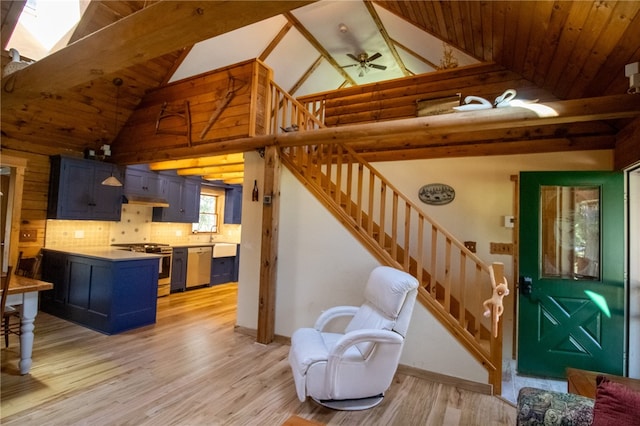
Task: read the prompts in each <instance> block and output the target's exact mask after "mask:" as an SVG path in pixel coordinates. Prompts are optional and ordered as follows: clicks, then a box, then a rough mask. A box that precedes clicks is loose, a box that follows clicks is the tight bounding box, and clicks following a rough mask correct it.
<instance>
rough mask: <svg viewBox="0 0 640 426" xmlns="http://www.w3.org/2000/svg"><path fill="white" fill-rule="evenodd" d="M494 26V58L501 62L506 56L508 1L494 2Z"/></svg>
mask: <svg viewBox="0 0 640 426" xmlns="http://www.w3.org/2000/svg"><path fill="white" fill-rule="evenodd" d="M492 3H493V14H492V21H491V23H492V27H493V43H492V48H493V60H494V61H496V63H500V62H501V61H502V60H503V57H504V49H505V46H504V43H505V36H504V34H505V29H504V27H505V19H506V16H505V15H506V13H507V12H506V8H507V2H492Z"/></svg>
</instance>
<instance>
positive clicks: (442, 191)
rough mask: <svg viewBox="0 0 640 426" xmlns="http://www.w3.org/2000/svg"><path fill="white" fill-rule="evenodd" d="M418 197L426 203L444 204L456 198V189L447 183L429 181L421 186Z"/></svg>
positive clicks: (433, 204)
mask: <svg viewBox="0 0 640 426" xmlns="http://www.w3.org/2000/svg"><path fill="white" fill-rule="evenodd" d="M418 197H420V201H422V202H423V203H425V204H430V205H432V206H442V205H444V204H449V203H450V202H452V201H453V199H454V198H456V191H455V190H454V189H453V188H452V187H451V186H449V185H447V184H445V183H429V184H426V185H423V186H422V187H421V188H420V190H419V191H418Z"/></svg>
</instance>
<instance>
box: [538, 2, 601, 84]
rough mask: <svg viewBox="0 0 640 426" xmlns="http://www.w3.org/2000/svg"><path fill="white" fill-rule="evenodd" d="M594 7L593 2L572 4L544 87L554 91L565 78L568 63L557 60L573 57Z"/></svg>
mask: <svg viewBox="0 0 640 426" xmlns="http://www.w3.org/2000/svg"><path fill="white" fill-rule="evenodd" d="M593 7H594V4H593V3H592V2H586V1H585V2H582V1H578V2H572V3H571V9H570V11H569V16H568V17H567V20H566V22H565V24H564V30H563V31H562V36H561V37H560V42H559V44H558V48H557V49H556V51H555V55H554V59H552V61H551V64H550V66H549V68H548V71H547V73H546V76H545V81H544V83H543V85H542V86H543V87H545V88H547V89H553V88H554V87H555V86H556V84H558V81H559V80H560V79H561V78H563V73H564V71H565V65H566V64H567V61H566V60H564V59H563V60H556V58H568V57H570V56H571V53H572V52H573V51H574V49H575V48H576V44H577V43H578V39H579V38H580V29H581V28H582V27H583V25H584V24H585V21H586V20H587V18H588V17H589V13H590V12H591V9H592V8H593Z"/></svg>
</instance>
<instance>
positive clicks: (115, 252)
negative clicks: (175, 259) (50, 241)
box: [43, 247, 162, 262]
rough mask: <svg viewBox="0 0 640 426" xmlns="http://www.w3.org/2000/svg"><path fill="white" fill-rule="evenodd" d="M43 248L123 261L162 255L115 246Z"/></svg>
mask: <svg viewBox="0 0 640 426" xmlns="http://www.w3.org/2000/svg"><path fill="white" fill-rule="evenodd" d="M43 250H50V251H58V252H61V253H67V254H75V255H78V256H85V257H93V258H96V259H103V260H110V261H116V262H117V261H122V260H136V259H149V258H160V257H162V256H161V255H160V254H158V253H140V252H135V251H129V250H120V249H117V248H114V247H55V248H52V247H45V248H44V249H43Z"/></svg>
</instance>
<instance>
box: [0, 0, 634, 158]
mask: <svg viewBox="0 0 640 426" xmlns="http://www.w3.org/2000/svg"><path fill="white" fill-rule="evenodd" d="M364 1H365V5H366V6H367V10H368V11H369V13H370V14H371V15H372V19H374V21H375V23H376V26H377V28H378V31H379V32H380V34H382V35H383V36H384V40H385V41H386V42H387V44H388V47H389V49H390V51H391V52H392V56H393V58H394V60H395V62H396V65H397V67H399V68H400V69H401V70H403V72H404V73H405V74H411V73H412V71H411V70H410V69H408V68H407V66H406V64H405V63H404V61H403V59H402V58H403V57H405V58H406V57H407V56H406V54H407V53H408V54H411V55H413V56H414V57H417V58H418V59H420V60H421V61H423V62H425V63H427V62H430V61H429V60H428V59H427V58H425V57H424V55H420V54H418V53H416V52H415V51H414V50H411V49H410V48H409V47H407V46H406V45H405V44H404V43H402V42H400V41H399V38H400V35H399V34H395V33H392V32H390V31H388V30H387V28H385V27H384V24H383V23H382V22H381V20H380V19H379V18H378V19H376V15H377V14H376V13H375V9H373V7H372V4H373V5H375V6H376V7H381V8H383V9H384V10H386V11H387V12H390V13H392V14H394V15H397V17H400V18H401V19H403V20H405V21H406V22H408V23H410V24H411V25H413V26H415V27H417V28H418V29H420V30H422V31H424V32H425V34H429V35H432V36H435V37H437V38H438V39H440V40H443V41H445V42H446V43H448V44H449V45H451V46H453V47H454V48H456V49H459V50H460V51H463V52H465V53H466V54H467V55H469V56H470V57H472V58H475V59H477V60H478V61H480V62H482V61H487V62H490V61H494V62H496V63H497V64H500V65H502V66H504V67H505V68H507V69H509V70H511V71H513V72H515V73H518V74H520V75H522V76H523V77H524V78H526V79H528V80H530V81H532V82H533V83H535V84H536V85H538V86H539V87H541V88H543V89H546V90H548V91H549V92H551V93H552V94H553V95H554V96H555V97H557V98H558V99H579V98H585V97H600V96H607V95H615V94H623V93H625V92H626V91H627V88H628V84H629V83H628V79H627V78H626V77H625V75H624V66H625V65H626V64H628V63H631V62H637V61H640V43H638V41H639V40H640V2H637V1H624V0H623V1H451V2H448V1H410V0H402V1H385V0H375V1H371V2H369V1H368V0H364ZM1 3H2V42H3V47H5V46H6V40H7V39H8V34H10V33H11V32H12V31H13V28H14V27H15V25H16V19H17V13H16V10H18V9H21V8H22V7H23V6H24V3H25V2H24V1H13V2H11V1H2V2H1ZM154 3H156V2H153V1H92V2H91V3H90V4H89V6H88V9H87V11H86V12H85V14H84V15H83V18H82V20H81V22H80V23H79V25H78V26H77V28H76V29H75V32H74V34H73V35H72V37H71V42H78V43H86V42H87V41H88V40H91V39H92V38H94V39H100V37H101V33H102V34H104V32H99V30H101V29H103V28H105V27H108V26H109V25H112V24H114V23H116V22H118V21H119V20H121V19H122V18H125V17H127V16H130V15H134V14H136V13H138V12H140V11H143V9H145V8H150V7H151V5H152V4H154ZM176 3H184V2H176ZM268 3H269V4H271V3H274V4H275V3H277V2H268ZM284 3H287V2H284ZM322 3H326V4H327V5H328V6H329V7H331V0H323V2H322ZM260 4H261V7H263V6H264V5H265V4H267V2H260ZM299 5H300V2H298V3H290V5H289V6H288V7H285V8H284V9H293V8H294V7H297V6H299ZM245 7H246V6H245ZM301 10H302V9H301ZM147 12H148V11H147ZM296 13H298V12H297V11H296V10H291V12H290V13H286V14H285V17H286V18H287V22H288V24H287V25H286V27H285V28H283V30H282V31H281V32H280V33H279V35H278V36H276V37H274V39H273V40H272V43H270V45H269V47H268V48H267V49H266V50H265V51H264V52H263V54H264V55H267V54H268V53H269V52H272V51H273V50H274V49H276V47H277V45H278V43H280V42H281V40H282V34H284V33H285V32H287V31H293V30H296V31H298V32H300V33H301V34H303V36H304V35H305V34H304V33H305V28H304V26H303V24H301V23H300V21H299V20H297V19H296ZM246 15H249V16H247V17H246V20H247V21H246V24H249V23H251V22H254V21H255V19H257V18H253V17H252V16H251V15H253V12H251V11H249V9H247V13H246ZM148 16H153V15H152V14H149V15H148ZM131 17H133V16H131ZM240 19H244V17H241V18H240ZM252 19H253V21H252ZM123 22H124V21H123ZM144 25H145V27H146V28H148V30H149V31H151V30H153V29H155V28H156V23H154V22H145V23H144ZM115 27H116V26H115V25H114V26H112V27H111V28H110V30H113V31H114V34H119V35H120V38H119V39H118V44H117V45H118V46H123V47H122V48H123V49H124V48H127V49H129V48H135V47H137V44H136V43H138V40H137V39H136V38H133V37H132V36H131V35H129V34H127V33H125V32H121V33H118V32H117V31H116V30H115ZM291 27H293V28H294V29H291ZM191 37H192V40H191V43H190V44H188V45H187V46H186V47H183V48H177V49H176V48H171V49H169V50H168V51H167V50H164V51H162V49H161V48H157V49H155V50H154V51H155V52H157V53H159V54H156V55H153V57H148V58H146V57H142V58H140V57H136V58H134V59H132V60H131V61H130V63H128V64H127V65H126V66H124V67H121V68H118V69H114V70H110V72H106V73H100V72H95V73H94V74H93V75H91V76H90V77H85V78H84V79H83V80H82V81H80V83H79V84H75V85H71V87H66V86H68V85H66V84H60V85H59V87H60V89H59V90H58V89H57V88H56V87H54V88H53V89H52V88H51V87H46V85H45V83H46V82H39V81H36V82H34V83H33V84H34V85H35V86H36V87H35V89H38V87H37V85H38V84H43V85H44V86H43V87H45V88H46V90H45V89H42V90H39V91H37V90H36V93H35V95H34V94H33V93H30V94H28V95H25V96H21V95H19V94H16V93H11V92H12V90H13V88H14V87H18V89H19V82H20V81H19V80H14V79H12V78H11V77H10V78H3V81H2V87H3V103H2V115H1V117H0V119H1V127H2V146H3V147H4V148H8V149H11V150H16V151H27V152H33V153H42V154H47V155H52V154H59V153H65V152H76V153H77V152H82V151H83V150H84V149H85V148H92V149H95V148H98V147H100V146H101V145H102V144H104V143H107V144H108V143H110V142H111V141H112V140H113V139H114V138H115V136H116V135H117V133H118V131H119V129H120V127H121V126H122V125H123V123H124V122H126V120H127V118H128V117H129V115H130V114H131V112H132V111H133V110H134V109H135V108H136V106H137V105H138V103H139V102H140V101H141V99H142V97H143V96H144V94H145V93H146V92H147V91H148V90H150V89H153V88H156V87H159V86H161V85H163V84H165V83H166V82H167V81H169V79H170V78H171V76H172V75H173V73H174V72H175V70H176V69H177V68H178V67H179V66H180V64H181V63H182V61H183V60H184V59H185V57H186V56H187V54H188V53H189V50H190V49H191V46H192V45H193V43H196V42H198V41H201V40H200V38H199V36H198V35H197V34H196V35H192V36H191ZM83 38H84V39H83ZM307 39H309V40H310V41H313V42H312V45H313V46H314V49H315V50H316V51H315V52H314V56H315V57H318V56H319V57H321V58H324V60H325V61H327V62H328V63H330V64H331V65H332V66H333V68H334V69H336V72H338V73H339V74H340V75H341V76H342V77H341V81H340V82H339V83H338V84H336V87H335V88H338V87H340V86H342V85H344V84H346V85H349V84H351V85H352V84H358V82H357V81H354V80H353V79H349V78H348V76H345V75H344V74H343V73H341V72H340V71H342V70H341V69H340V65H339V63H341V62H343V56H344V53H342V54H341V55H342V57H338V56H337V54H334V53H332V49H331V48H330V47H329V46H324V45H323V44H322V42H321V40H319V38H318V37H317V36H316V37H314V35H313V34H311V33H310V32H309V34H307ZM78 43H76V44H78ZM72 47H73V45H71V47H69V48H66V49H62V50H61V51H59V52H57V53H55V54H54V55H51V56H55V55H57V57H59V58H63V59H65V60H67V61H73V62H72V63H74V64H75V63H77V64H78V67H80V68H81V67H83V66H85V67H87V66H90V62H89V59H90V58H91V55H92V54H94V55H95V52H80V53H75V55H76V57H74V56H70V55H69V54H68V53H67V52H71V50H72ZM394 51H395V52H396V54H393V52H394ZM398 52H404V56H403V55H400V54H398ZM88 58H89V59H88ZM291 60H293V58H292V59H291ZM7 61H8V54H7V52H6V51H3V56H2V65H3V67H4V66H5V65H6V63H7ZM76 61H77V62H76ZM44 62H46V61H43V63H44ZM431 62H432V61H431ZM51 63H54V64H55V63H56V62H55V61H52V62H51ZM39 65H43V64H38V63H36V64H34V65H33V67H34V69H35V68H36V67H37V66H39ZM316 68H317V65H316V66H315V67H310V68H309V69H307V70H305V72H304V73H303V74H302V75H300V76H299V79H298V83H296V84H295V85H293V86H292V87H291V89H292V90H295V89H296V87H299V86H300V84H302V82H303V81H305V80H308V79H311V78H314V75H313V73H314V71H315V70H316ZM87 71H88V72H87V74H90V72H89V71H95V70H87ZM22 72H23V71H18V72H17V73H16V74H17V75H18V77H19V76H20V74H19V73H22ZM46 72H47V73H49V74H50V75H51V80H52V81H53V80H55V79H56V78H58V79H59V81H62V82H64V80H63V79H62V78H61V76H60V75H57V74H56V73H58V74H59V71H58V70H57V69H48V70H46ZM316 72H317V71H316ZM115 77H119V78H121V79H122V80H123V81H124V82H125V84H123V85H122V86H116V85H114V83H113V80H114V78H115ZM40 80H42V79H40ZM18 89H16V92H19V90H18ZM626 123H627V122H626V121H623V122H613V123H611V124H612V125H615V126H617V127H620V126H623V125H625V124H626Z"/></svg>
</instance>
